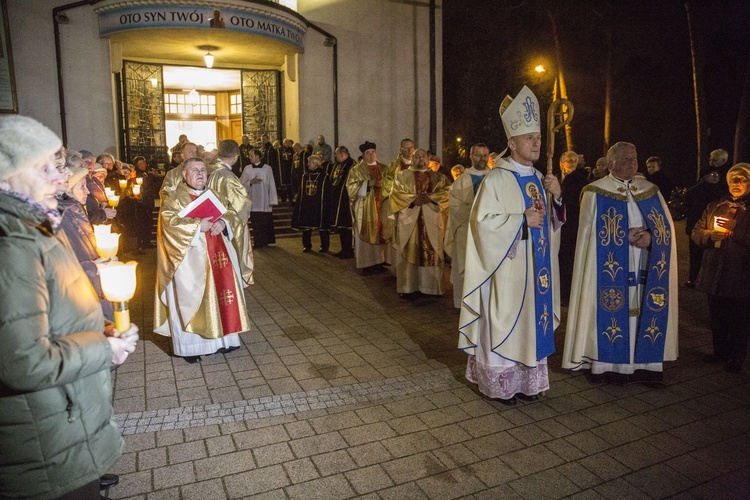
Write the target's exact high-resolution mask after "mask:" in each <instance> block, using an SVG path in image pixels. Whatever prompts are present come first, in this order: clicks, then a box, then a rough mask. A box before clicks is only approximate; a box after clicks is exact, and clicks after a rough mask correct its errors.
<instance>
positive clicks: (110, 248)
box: [96, 233, 120, 259]
mask: <svg viewBox="0 0 750 500" xmlns="http://www.w3.org/2000/svg"><path fill="white" fill-rule="evenodd" d="M119 246H120V235H119V234H117V233H109V234H107V233H101V234H97V235H96V253H98V254H99V257H101V258H103V259H111V258H112V257H114V256H115V255H117V250H118V248H119Z"/></svg>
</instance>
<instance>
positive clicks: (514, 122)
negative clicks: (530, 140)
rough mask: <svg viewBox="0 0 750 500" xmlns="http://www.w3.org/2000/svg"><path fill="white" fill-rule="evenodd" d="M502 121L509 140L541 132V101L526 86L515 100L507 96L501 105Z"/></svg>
mask: <svg viewBox="0 0 750 500" xmlns="http://www.w3.org/2000/svg"><path fill="white" fill-rule="evenodd" d="M500 119H501V120H502V121H503V128H504V129H505V135H506V137H507V138H508V139H510V138H511V137H516V136H519V135H524V134H530V133H532V132H537V133H538V132H541V128H540V127H539V100H538V99H537V98H536V96H535V95H534V93H533V92H532V91H531V89H529V88H528V87H527V86H526V85H524V86H523V88H522V89H521V91H520V92H519V93H518V95H517V96H516V97H515V99H514V98H512V97H510V96H509V95H506V96H505V99H503V103H502V104H501V105H500Z"/></svg>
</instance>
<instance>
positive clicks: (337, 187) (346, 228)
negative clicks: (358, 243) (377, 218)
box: [324, 146, 355, 259]
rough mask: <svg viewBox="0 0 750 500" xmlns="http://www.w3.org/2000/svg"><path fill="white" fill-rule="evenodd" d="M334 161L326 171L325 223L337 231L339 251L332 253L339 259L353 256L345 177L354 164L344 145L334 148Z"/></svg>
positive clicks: (350, 217)
mask: <svg viewBox="0 0 750 500" xmlns="http://www.w3.org/2000/svg"><path fill="white" fill-rule="evenodd" d="M334 156H335V157H336V163H335V164H334V165H333V166H332V167H331V168H330V171H329V173H328V184H329V186H328V188H327V189H326V199H325V200H324V202H325V205H326V208H325V210H326V225H327V226H328V227H330V228H331V230H332V231H336V232H337V233H339V237H340V238H341V251H340V252H338V253H336V254H334V255H335V256H336V257H338V258H340V259H351V258H353V257H354V249H353V248H352V211H351V208H350V206H349V193H347V191H346V178H347V177H348V176H349V170H351V168H352V167H353V166H354V163H355V162H354V160H353V159H352V157H351V156H349V150H348V149H347V148H346V146H339V147H337V148H336V153H335V154H334Z"/></svg>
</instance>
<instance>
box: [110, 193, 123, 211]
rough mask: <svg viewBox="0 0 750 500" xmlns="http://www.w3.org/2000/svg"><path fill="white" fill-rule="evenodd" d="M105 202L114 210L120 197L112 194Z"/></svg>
mask: <svg viewBox="0 0 750 500" xmlns="http://www.w3.org/2000/svg"><path fill="white" fill-rule="evenodd" d="M107 201H108V202H109V206H110V207H112V208H115V207H116V206H117V205H119V204H120V197H119V196H117V195H116V194H113V195H112V196H110V197H109V199H108V200H107Z"/></svg>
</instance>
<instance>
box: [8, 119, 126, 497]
mask: <svg viewBox="0 0 750 500" xmlns="http://www.w3.org/2000/svg"><path fill="white" fill-rule="evenodd" d="M61 145H62V142H61V141H60V139H59V138H58V137H57V136H56V135H55V134H54V133H53V132H52V131H51V130H49V129H48V128H47V127H45V126H44V125H42V124H41V123H39V122H37V121H36V120H33V119H31V118H28V117H25V116H19V115H8V116H3V117H0V262H4V263H6V265H5V266H4V269H3V273H2V275H0V318H2V321H0V338H2V339H3V348H2V349H0V387H2V397H0V450H2V453H1V454H0V497H2V498H20V497H23V498H27V497H33V498H58V497H61V496H63V495H67V496H68V497H69V498H81V499H89V498H99V482H100V481H99V478H100V476H102V475H103V474H104V473H105V472H107V470H109V469H110V468H111V467H112V466H113V465H114V464H115V462H116V461H117V460H118V458H119V457H120V455H121V454H122V451H123V447H124V442H123V439H122V437H121V436H120V430H119V428H118V427H117V424H116V422H115V419H114V411H113V408H112V385H111V380H110V369H111V368H112V367H113V366H115V367H116V366H118V365H120V364H122V363H123V362H125V360H126V359H127V357H128V354H129V353H132V352H133V351H134V350H135V346H136V342H137V340H138V328H137V327H136V326H132V327H131V328H130V329H128V330H127V331H125V332H118V331H117V330H116V329H115V328H112V327H106V328H105V322H104V316H103V315H102V311H101V306H100V305H99V301H98V299H97V297H96V294H95V292H94V290H93V287H92V286H91V285H90V283H89V282H88V279H87V278H86V275H85V274H84V272H83V270H82V269H81V266H80V265H79V264H78V262H77V261H76V259H75V256H74V255H73V254H72V253H71V252H70V250H69V249H68V248H66V247H65V246H64V245H63V241H62V240H61V239H59V237H58V235H57V232H58V229H59V226H60V219H61V217H60V215H59V212H58V211H57V207H58V198H57V197H56V184H57V183H59V182H60V180H61V179H62V177H61V175H60V173H59V172H58V171H57V169H56V168H55V164H54V153H55V152H56V151H57V150H58V149H59V148H60V146H61Z"/></svg>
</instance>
